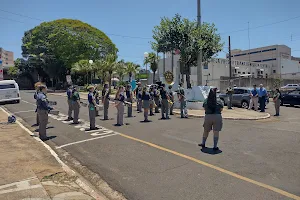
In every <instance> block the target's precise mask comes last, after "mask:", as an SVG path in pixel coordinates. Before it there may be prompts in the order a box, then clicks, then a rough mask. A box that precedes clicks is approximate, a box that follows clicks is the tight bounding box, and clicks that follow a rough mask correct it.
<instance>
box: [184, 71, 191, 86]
mask: <svg viewBox="0 0 300 200" xmlns="http://www.w3.org/2000/svg"><path fill="white" fill-rule="evenodd" d="M185 79H186V87H187V88H188V89H189V88H192V85H191V75H190V74H188V73H187V74H186V75H185Z"/></svg>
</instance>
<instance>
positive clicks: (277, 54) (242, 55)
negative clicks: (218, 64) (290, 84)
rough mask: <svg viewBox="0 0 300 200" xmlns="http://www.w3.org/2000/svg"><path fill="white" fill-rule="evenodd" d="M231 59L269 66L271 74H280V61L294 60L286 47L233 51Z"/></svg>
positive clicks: (289, 49) (277, 46) (276, 46)
mask: <svg viewBox="0 0 300 200" xmlns="http://www.w3.org/2000/svg"><path fill="white" fill-rule="evenodd" d="M231 57H232V59H233V60H241V61H250V62H256V63H266V64H270V65H271V67H272V74H282V70H281V69H282V68H281V60H282V59H289V60H292V58H294V57H292V56H291V48H290V47H288V46H286V45H272V46H266V47H260V48H255V49H250V50H240V49H235V50H232V52H231ZM227 58H228V54H227ZM294 59H296V58H294Z"/></svg>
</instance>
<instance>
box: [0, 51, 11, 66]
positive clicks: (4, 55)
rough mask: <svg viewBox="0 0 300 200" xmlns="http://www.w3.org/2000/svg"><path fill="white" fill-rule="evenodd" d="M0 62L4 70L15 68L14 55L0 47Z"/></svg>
mask: <svg viewBox="0 0 300 200" xmlns="http://www.w3.org/2000/svg"><path fill="white" fill-rule="evenodd" d="M0 60H1V61H2V66H3V68H4V69H6V68H8V67H11V66H14V53H13V52H11V51H6V50H4V49H3V48H1V47H0Z"/></svg>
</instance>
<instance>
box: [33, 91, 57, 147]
mask: <svg viewBox="0 0 300 200" xmlns="http://www.w3.org/2000/svg"><path fill="white" fill-rule="evenodd" d="M39 88H40V92H39V93H38V95H37V113H38V116H39V136H40V139H41V140H43V141H45V140H47V139H48V137H47V134H46V127H47V124H48V113H49V111H50V110H53V108H52V107H50V106H49V102H48V99H47V96H46V93H47V87H46V86H45V85H40V86H39Z"/></svg>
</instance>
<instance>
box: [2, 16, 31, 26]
mask: <svg viewBox="0 0 300 200" xmlns="http://www.w3.org/2000/svg"><path fill="white" fill-rule="evenodd" d="M0 19H5V20H9V21H13V22H19V23H22V24H25V22H22V21H18V20H14V19H9V18H6V17H0Z"/></svg>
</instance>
